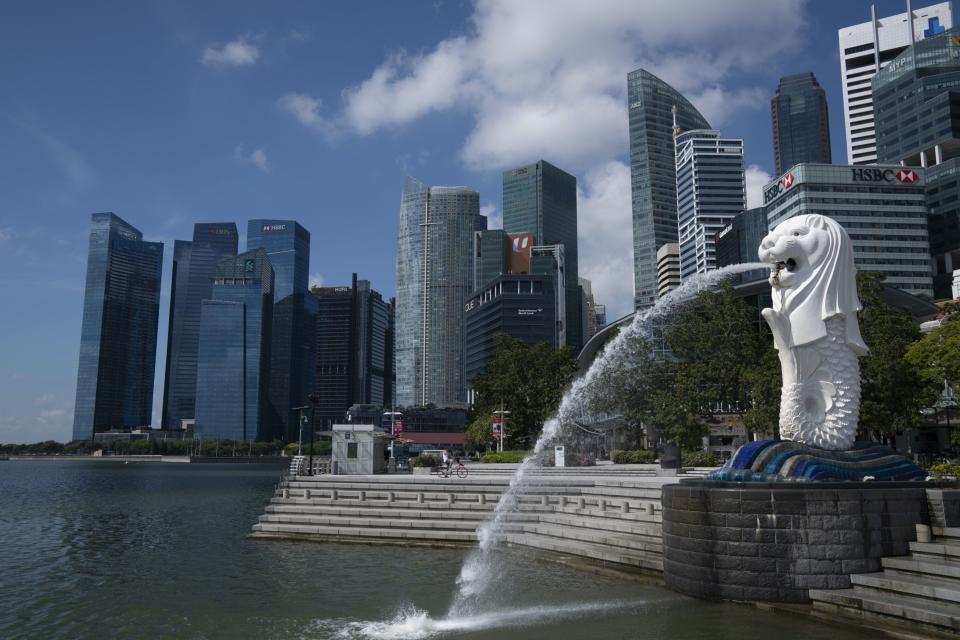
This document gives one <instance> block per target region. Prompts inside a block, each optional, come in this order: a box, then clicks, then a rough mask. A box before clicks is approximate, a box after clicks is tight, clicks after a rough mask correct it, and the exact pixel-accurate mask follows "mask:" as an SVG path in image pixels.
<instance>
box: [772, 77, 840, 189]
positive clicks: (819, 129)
mask: <svg viewBox="0 0 960 640" xmlns="http://www.w3.org/2000/svg"><path fill="white" fill-rule="evenodd" d="M770 119H771V122H772V123H773V155H774V161H775V164H776V167H777V175H778V176H779V175H781V174H783V173H784V172H785V171H786V170H787V169H789V168H790V167H792V166H793V165H795V164H800V163H801V162H822V163H825V164H830V163H831V162H832V160H831V154H830V121H829V117H828V115H827V94H826V93H825V92H824V90H823V87H821V86H820V84H819V83H818V82H817V79H816V78H815V77H814V75H813V74H812V73H810V72H807V73H797V74H794V75H791V76H784V77H783V78H780V84H779V85H778V86H777V92H776V94H774V96H773V97H772V98H771V99H770Z"/></svg>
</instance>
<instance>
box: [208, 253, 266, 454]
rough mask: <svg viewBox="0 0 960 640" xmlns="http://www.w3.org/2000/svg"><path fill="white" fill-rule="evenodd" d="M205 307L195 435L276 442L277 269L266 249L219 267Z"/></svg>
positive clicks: (242, 256) (221, 264)
mask: <svg viewBox="0 0 960 640" xmlns="http://www.w3.org/2000/svg"><path fill="white" fill-rule="evenodd" d="M211 295H212V298H211V299H208V300H204V301H203V302H202V303H201V310H200V336H199V345H198V362H197V396H196V398H197V399H196V423H195V424H194V433H195V434H196V435H197V436H199V437H201V438H204V439H215V440H245V441H247V442H253V441H254V440H271V439H272V436H273V434H272V432H271V430H270V429H269V426H268V425H267V423H266V416H267V409H268V404H269V388H270V346H271V340H270V333H271V324H272V320H273V269H272V268H271V266H270V260H269V258H267V254H266V252H264V251H263V250H262V249H256V250H253V251H247V252H246V253H242V254H240V255H239V256H236V257H235V258H227V259H225V260H222V261H221V262H220V263H219V264H218V265H217V272H216V275H215V279H214V283H213V290H212V293H211Z"/></svg>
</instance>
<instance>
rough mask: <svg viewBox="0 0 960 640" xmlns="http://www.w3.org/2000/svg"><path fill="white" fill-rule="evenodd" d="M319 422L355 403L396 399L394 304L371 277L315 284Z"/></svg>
mask: <svg viewBox="0 0 960 640" xmlns="http://www.w3.org/2000/svg"><path fill="white" fill-rule="evenodd" d="M311 292H312V293H313V295H315V296H316V297H317V300H318V302H319V311H318V313H317V321H316V324H317V328H316V349H315V351H316V379H315V383H314V389H315V391H316V393H317V395H318V396H319V403H318V405H317V412H316V419H317V421H318V425H325V424H330V423H331V422H334V421H340V420H343V417H344V414H346V412H347V409H349V408H350V407H351V406H352V405H354V404H366V405H377V406H380V407H389V406H390V405H391V404H392V402H393V305H392V304H391V303H390V302H388V301H385V300H384V299H383V296H381V295H380V294H379V293H378V292H376V291H374V290H373V289H372V288H371V286H370V282H369V281H368V280H358V279H357V274H353V280H352V282H351V285H350V286H349V287H314V288H313V289H312V290H311Z"/></svg>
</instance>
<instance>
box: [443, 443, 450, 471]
mask: <svg viewBox="0 0 960 640" xmlns="http://www.w3.org/2000/svg"><path fill="white" fill-rule="evenodd" d="M450 464H451V462H450V451H449V450H447V449H444V450H443V470H444V473H446V474H447V475H450Z"/></svg>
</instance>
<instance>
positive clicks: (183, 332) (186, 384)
mask: <svg viewBox="0 0 960 640" xmlns="http://www.w3.org/2000/svg"><path fill="white" fill-rule="evenodd" d="M237 237H238V234H237V225H235V224H234V223H232V222H228V223H201V224H196V225H194V226H193V241H192V242H184V241H182V240H177V241H176V243H175V244H174V249H173V278H172V284H171V287H170V322H169V327H168V330H167V362H166V374H165V376H164V385H163V420H162V425H163V428H164V429H179V428H180V425H181V421H182V420H185V419H192V418H194V417H195V415H194V414H195V410H194V408H195V406H196V390H197V345H198V341H199V337H200V306H201V302H202V301H203V300H207V299H210V297H211V293H212V291H213V280H214V277H215V275H216V271H217V265H218V264H219V263H220V261H221V260H223V259H224V258H230V257H233V256H236V255H237Z"/></svg>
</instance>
